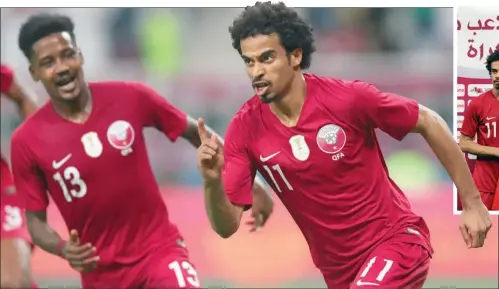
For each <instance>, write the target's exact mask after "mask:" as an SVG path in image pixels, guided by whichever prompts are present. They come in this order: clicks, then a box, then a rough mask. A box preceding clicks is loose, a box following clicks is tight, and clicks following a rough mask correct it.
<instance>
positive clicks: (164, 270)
mask: <svg viewBox="0 0 499 289" xmlns="http://www.w3.org/2000/svg"><path fill="white" fill-rule="evenodd" d="M146 276H147V277H146V283H145V285H144V288H172V289H176V288H201V282H200V281H199V277H198V274H197V272H196V269H195V268H194V266H193V265H192V264H191V263H190V262H189V260H188V258H187V257H185V256H170V257H168V258H164V259H163V260H161V261H160V262H159V263H157V264H154V265H153V266H151V268H150V269H148V271H146Z"/></svg>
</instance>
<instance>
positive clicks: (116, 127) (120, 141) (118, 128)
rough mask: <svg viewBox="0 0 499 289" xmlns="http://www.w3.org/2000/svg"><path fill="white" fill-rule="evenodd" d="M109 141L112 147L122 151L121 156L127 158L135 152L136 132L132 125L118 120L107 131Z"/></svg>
mask: <svg viewBox="0 0 499 289" xmlns="http://www.w3.org/2000/svg"><path fill="white" fill-rule="evenodd" d="M107 140H108V141H109V143H110V144H111V146H112V147H114V148H115V149H118V150H121V154H122V155H123V156H126V155H129V154H130V153H132V152H133V150H132V144H133V141H134V140H135V131H134V130H133V127H132V125H131V124H130V123H128V122H126V121H124V120H117V121H115V122H113V123H112V124H111V125H110V126H109V128H108V129H107Z"/></svg>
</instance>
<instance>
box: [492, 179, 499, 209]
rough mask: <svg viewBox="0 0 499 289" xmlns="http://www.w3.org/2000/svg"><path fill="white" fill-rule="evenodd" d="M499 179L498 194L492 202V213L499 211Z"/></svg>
mask: <svg viewBox="0 0 499 289" xmlns="http://www.w3.org/2000/svg"><path fill="white" fill-rule="evenodd" d="M498 196H499V179H498V180H497V185H496V192H495V195H494V199H493V200H492V211H499V197H498Z"/></svg>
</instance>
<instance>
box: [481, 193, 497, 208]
mask: <svg viewBox="0 0 499 289" xmlns="http://www.w3.org/2000/svg"><path fill="white" fill-rule="evenodd" d="M494 195H495V194H494V193H489V192H480V196H481V197H482V202H483V204H484V205H485V206H486V207H487V209H489V210H492V204H493V203H494Z"/></svg>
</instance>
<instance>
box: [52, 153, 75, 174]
mask: <svg viewBox="0 0 499 289" xmlns="http://www.w3.org/2000/svg"><path fill="white" fill-rule="evenodd" d="M71 156H72V154H69V155H67V156H65V157H64V158H63V159H62V160H60V161H58V162H56V161H53V162H52V167H53V168H54V170H58V169H60V168H61V167H62V165H64V164H65V163H66V162H67V161H68V160H69V159H70V158H71Z"/></svg>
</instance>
